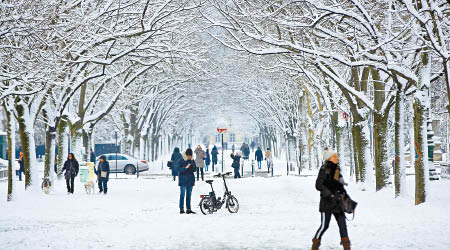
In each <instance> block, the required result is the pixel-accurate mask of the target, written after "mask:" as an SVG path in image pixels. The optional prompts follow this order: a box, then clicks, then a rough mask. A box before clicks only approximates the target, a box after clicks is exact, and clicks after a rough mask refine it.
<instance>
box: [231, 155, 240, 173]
mask: <svg viewBox="0 0 450 250" xmlns="http://www.w3.org/2000/svg"><path fill="white" fill-rule="evenodd" d="M231 159H233V164H231V167H232V168H233V169H234V179H237V178H241V174H240V173H239V168H240V166H241V156H240V155H239V152H236V154H231Z"/></svg>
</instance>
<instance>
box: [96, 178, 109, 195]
mask: <svg viewBox="0 0 450 250" xmlns="http://www.w3.org/2000/svg"><path fill="white" fill-rule="evenodd" d="M98 188H99V189H100V192H105V194H106V193H107V192H108V180H105V179H103V178H101V179H98Z"/></svg>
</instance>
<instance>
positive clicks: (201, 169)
mask: <svg viewBox="0 0 450 250" xmlns="http://www.w3.org/2000/svg"><path fill="white" fill-rule="evenodd" d="M200 172H201V173H202V181H203V175H204V172H203V168H197V181H198V179H199V178H200V176H199V174H200Z"/></svg>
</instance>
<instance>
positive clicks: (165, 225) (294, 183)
mask: <svg viewBox="0 0 450 250" xmlns="http://www.w3.org/2000/svg"><path fill="white" fill-rule="evenodd" d="M314 180H315V177H295V176H292V177H276V178H245V179H241V180H233V179H230V180H229V186H230V189H231V191H232V192H233V193H234V194H235V195H236V196H237V198H238V199H239V201H240V203H241V210H240V212H239V213H238V214H236V215H231V214H229V213H228V212H226V211H220V212H219V213H217V214H214V215H211V216H204V215H201V214H197V215H192V216H190V215H179V214H178V203H177V202H178V187H177V186H176V185H175V183H173V182H172V181H171V180H170V179H168V178H157V179H138V180H136V179H119V180H114V179H112V180H111V181H110V182H109V186H110V193H109V194H108V195H107V196H103V195H92V196H89V195H86V194H85V193H84V190H83V189H82V187H81V184H80V183H79V182H77V183H78V184H77V185H78V186H77V187H76V190H75V194H74V195H73V196H70V195H67V194H65V192H64V190H65V188H64V183H63V182H62V181H61V182H59V183H58V184H57V185H58V187H57V192H56V193H55V194H53V195H49V196H44V195H34V196H30V195H29V193H27V194H24V193H22V192H19V194H18V199H17V200H16V201H15V202H12V203H7V202H6V201H5V199H3V198H2V200H1V201H0V239H1V242H0V249H106V248H108V249H310V242H311V238H312V236H313V234H314V232H315V230H316V229H317V227H318V226H319V222H320V216H319V213H318V200H319V194H318V192H317V191H315V189H314V185H313V184H314ZM408 181H409V184H410V185H409V186H410V187H412V185H411V184H412V183H411V181H412V178H411V177H409V179H408ZM214 184H215V188H216V189H217V190H216V191H219V190H220V191H221V190H222V189H221V187H222V184H221V183H220V181H219V180H216V182H215V183H214ZM449 185H450V182H449V181H438V182H432V185H431V191H432V194H433V197H432V198H431V201H430V202H428V203H426V204H424V205H421V206H418V207H415V206H414V205H413V199H412V198H408V199H404V200H394V199H393V198H391V197H392V195H391V194H392V192H391V190H386V191H383V192H379V193H372V192H367V191H366V192H362V191H359V190H358V189H357V188H356V187H355V186H353V187H350V189H349V190H350V194H352V196H353V198H354V199H355V200H357V201H358V202H359V207H358V213H357V217H356V219H355V221H353V222H349V223H348V226H349V233H350V238H351V240H352V242H353V246H354V249H357V250H363V249H365V250H374V249H378V250H380V249H439V250H443V249H448V246H449V245H450V239H449V238H448V236H447V235H448V233H447V232H449V231H450V223H449V221H450V215H449V214H450V213H448V206H449V205H450V191H449V189H448V186H449ZM219 187H220V188H219ZM208 189H209V187H208V186H207V184H205V183H200V184H198V185H197V186H196V187H195V189H194V192H193V205H194V206H195V207H194V208H195V210H196V211H197V212H200V210H199V209H198V207H196V205H197V204H198V201H199V198H198V197H199V195H200V194H201V193H205V192H208V191H209V190H208ZM410 191H411V192H410V193H412V189H411V190H410ZM5 192H6V183H5V182H2V183H0V197H6V195H5ZM321 249H341V247H340V246H339V236H338V228H337V225H336V223H335V221H334V220H332V223H331V226H330V229H329V231H328V232H327V233H326V234H325V236H324V240H323V247H322V248H321Z"/></svg>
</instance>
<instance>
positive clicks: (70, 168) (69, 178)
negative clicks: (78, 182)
mask: <svg viewBox="0 0 450 250" xmlns="http://www.w3.org/2000/svg"><path fill="white" fill-rule="evenodd" d="M64 170H65V171H66V172H65V173H64V177H65V178H66V185H67V193H70V194H73V186H74V182H75V176H77V175H78V171H79V170H80V165H79V164H78V161H77V159H75V156H74V155H73V154H72V153H69V155H68V156H67V160H66V162H64V167H63V169H62V171H64Z"/></svg>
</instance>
